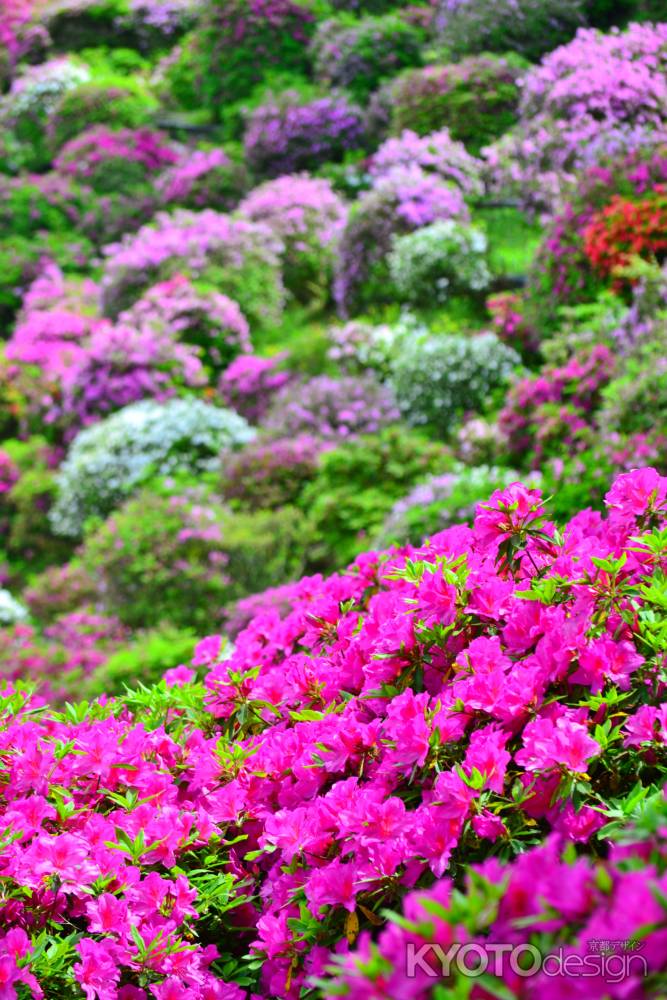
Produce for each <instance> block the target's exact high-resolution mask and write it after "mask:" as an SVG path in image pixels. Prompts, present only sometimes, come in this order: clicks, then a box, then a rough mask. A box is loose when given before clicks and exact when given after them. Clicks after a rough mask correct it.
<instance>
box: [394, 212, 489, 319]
mask: <svg viewBox="0 0 667 1000" xmlns="http://www.w3.org/2000/svg"><path fill="white" fill-rule="evenodd" d="M486 250H487V241H486V236H485V234H484V232H483V231H482V230H480V229H476V228H474V227H473V226H470V227H466V226H462V225H461V224H460V223H457V222H454V220H453V219H443V220H442V221H441V222H433V223H432V224H431V225H430V226H423V227H422V228H421V229H417V230H416V232H414V233H407V234H406V235H405V236H399V237H398V238H397V239H396V240H395V241H394V246H393V249H392V251H391V253H390V255H389V273H390V274H391V278H392V281H393V282H394V284H395V285H396V288H397V290H398V293H399V295H400V297H401V300H403V301H407V302H412V303H419V302H423V303H430V302H432V301H433V300H435V301H436V302H440V303H442V302H446V301H447V299H448V298H449V297H450V296H451V295H456V294H459V293H464V294H465V293H466V292H469V293H472V294H479V293H480V292H482V291H483V290H484V289H485V288H486V287H487V286H488V284H489V282H490V280H491V274H490V272H489V268H488V265H487V263H486V259H485V258H486Z"/></svg>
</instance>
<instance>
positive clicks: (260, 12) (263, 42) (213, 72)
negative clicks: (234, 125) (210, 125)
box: [196, 0, 315, 116]
mask: <svg viewBox="0 0 667 1000" xmlns="http://www.w3.org/2000/svg"><path fill="white" fill-rule="evenodd" d="M314 28H315V10H314V8H313V7H312V6H311V5H310V4H308V3H305V2H303V3H302V2H298V0H206V3H205V4H204V10H203V16H202V21H201V22H200V25H199V28H198V32H197V41H196V68H197V72H198V75H199V88H200V92H201V96H202V99H203V101H204V103H205V104H206V106H207V107H209V108H210V109H211V111H212V113H213V114H215V115H216V116H220V115H221V113H222V111H223V108H224V105H225V103H227V102H230V101H237V100H239V99H240V98H243V97H246V96H247V95H248V94H250V92H251V91H252V90H253V88H254V87H255V86H256V85H257V84H258V83H260V82H261V81H262V79H263V77H264V75H265V74H266V72H267V70H268V69H269V68H271V67H279V68H280V69H281V70H284V71H290V70H292V71H301V70H305V69H307V67H308V64H309V54H308V42H309V40H310V38H311V36H312V34H313V31H314Z"/></svg>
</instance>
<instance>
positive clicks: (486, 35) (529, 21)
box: [436, 0, 585, 61]
mask: <svg viewBox="0 0 667 1000" xmlns="http://www.w3.org/2000/svg"><path fill="white" fill-rule="evenodd" d="M583 24H585V18H584V3H583V0H499V2H498V3H494V4H488V3H485V2H484V0H440V3H439V4H438V11H437V14H436V26H437V28H438V29H439V31H440V39H441V42H442V44H443V46H444V47H445V48H446V49H447V51H448V52H450V53H451V54H452V55H454V56H459V57H460V56H462V55H469V54H471V53H472V54H476V53H478V52H519V53H520V54H521V55H522V56H524V57H525V58H526V59H530V60H531V61H534V60H536V59H539V57H540V56H541V55H543V54H544V53H545V52H550V51H551V50H552V49H555V48H556V46H558V45H561V44H562V43H563V42H567V41H569V40H570V38H572V36H573V35H574V34H575V32H576V30H577V28H579V27H581V26H582V25H583Z"/></svg>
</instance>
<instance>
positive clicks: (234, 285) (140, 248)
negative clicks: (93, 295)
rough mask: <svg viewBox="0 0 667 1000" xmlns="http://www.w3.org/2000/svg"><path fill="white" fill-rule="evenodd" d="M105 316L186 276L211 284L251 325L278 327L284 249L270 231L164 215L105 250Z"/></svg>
mask: <svg viewBox="0 0 667 1000" xmlns="http://www.w3.org/2000/svg"><path fill="white" fill-rule="evenodd" d="M105 252H106V262H105V267H104V276H103V279H102V301H103V306H104V309H105V312H106V313H107V315H110V316H117V315H118V313H120V312H122V311H123V310H124V309H128V308H129V307H130V306H132V305H133V304H134V302H136V301H137V299H138V298H139V297H140V296H141V294H142V293H143V292H144V291H145V290H146V289H147V288H149V287H150V286H151V285H153V284H155V283H156V282H159V281H164V280H166V279H168V278H171V277H173V276H174V275H175V274H178V273H183V274H185V275H186V276H187V277H190V278H192V279H203V280H207V279H208V280H209V281H211V282H213V283H214V284H215V285H216V287H217V290H218V291H219V292H221V293H223V294H225V295H229V297H230V298H232V299H234V300H235V301H237V302H238V304H239V306H240V308H241V309H242V311H243V312H244V314H245V315H246V316H247V317H248V319H250V320H255V321H260V322H262V321H263V322H266V321H278V320H279V319H280V315H281V313H282V308H283V304H284V288H283V284H282V280H281V275H280V254H281V253H282V243H281V242H280V240H278V239H277V238H276V237H275V236H274V234H273V233H272V232H271V231H270V230H269V229H268V228H267V227H266V226H261V225H258V224H256V223H253V222H248V221H247V220H245V219H238V218H232V217H231V216H228V215H223V214H221V213H219V212H214V211H213V209H206V210H205V211H203V212H190V211H188V210H186V209H177V210H176V211H175V212H173V213H171V214H168V213H166V212H160V213H158V215H156V216H155V219H154V220H153V221H152V222H151V223H149V224H148V225H146V226H142V228H141V229H140V230H139V231H138V232H137V233H134V234H128V235H126V236H124V237H123V239H122V240H120V242H118V243H114V244H112V245H111V246H108V247H107V248H106V251H105Z"/></svg>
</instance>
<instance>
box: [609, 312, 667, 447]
mask: <svg viewBox="0 0 667 1000" xmlns="http://www.w3.org/2000/svg"><path fill="white" fill-rule="evenodd" d="M664 333H665V320H664V317H663V326H662V330H661V331H660V334H659V335H658V336H657V337H656V339H654V340H648V341H647V342H642V343H640V344H639V345H638V346H637V347H636V348H635V349H634V350H633V352H632V353H631V354H630V355H629V357H627V358H626V359H625V360H624V363H623V366H622V368H621V370H620V371H618V373H617V377H616V378H615V379H613V380H612V381H610V382H609V384H608V385H606V386H604V387H603V389H602V407H601V410H600V414H599V418H598V421H599V424H600V428H601V430H602V435H603V437H605V436H607V435H608V434H612V433H614V432H617V433H620V434H639V433H643V434H648V433H651V432H654V431H655V432H658V433H660V432H662V431H663V430H664V428H665V427H667V358H665V349H664Z"/></svg>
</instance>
